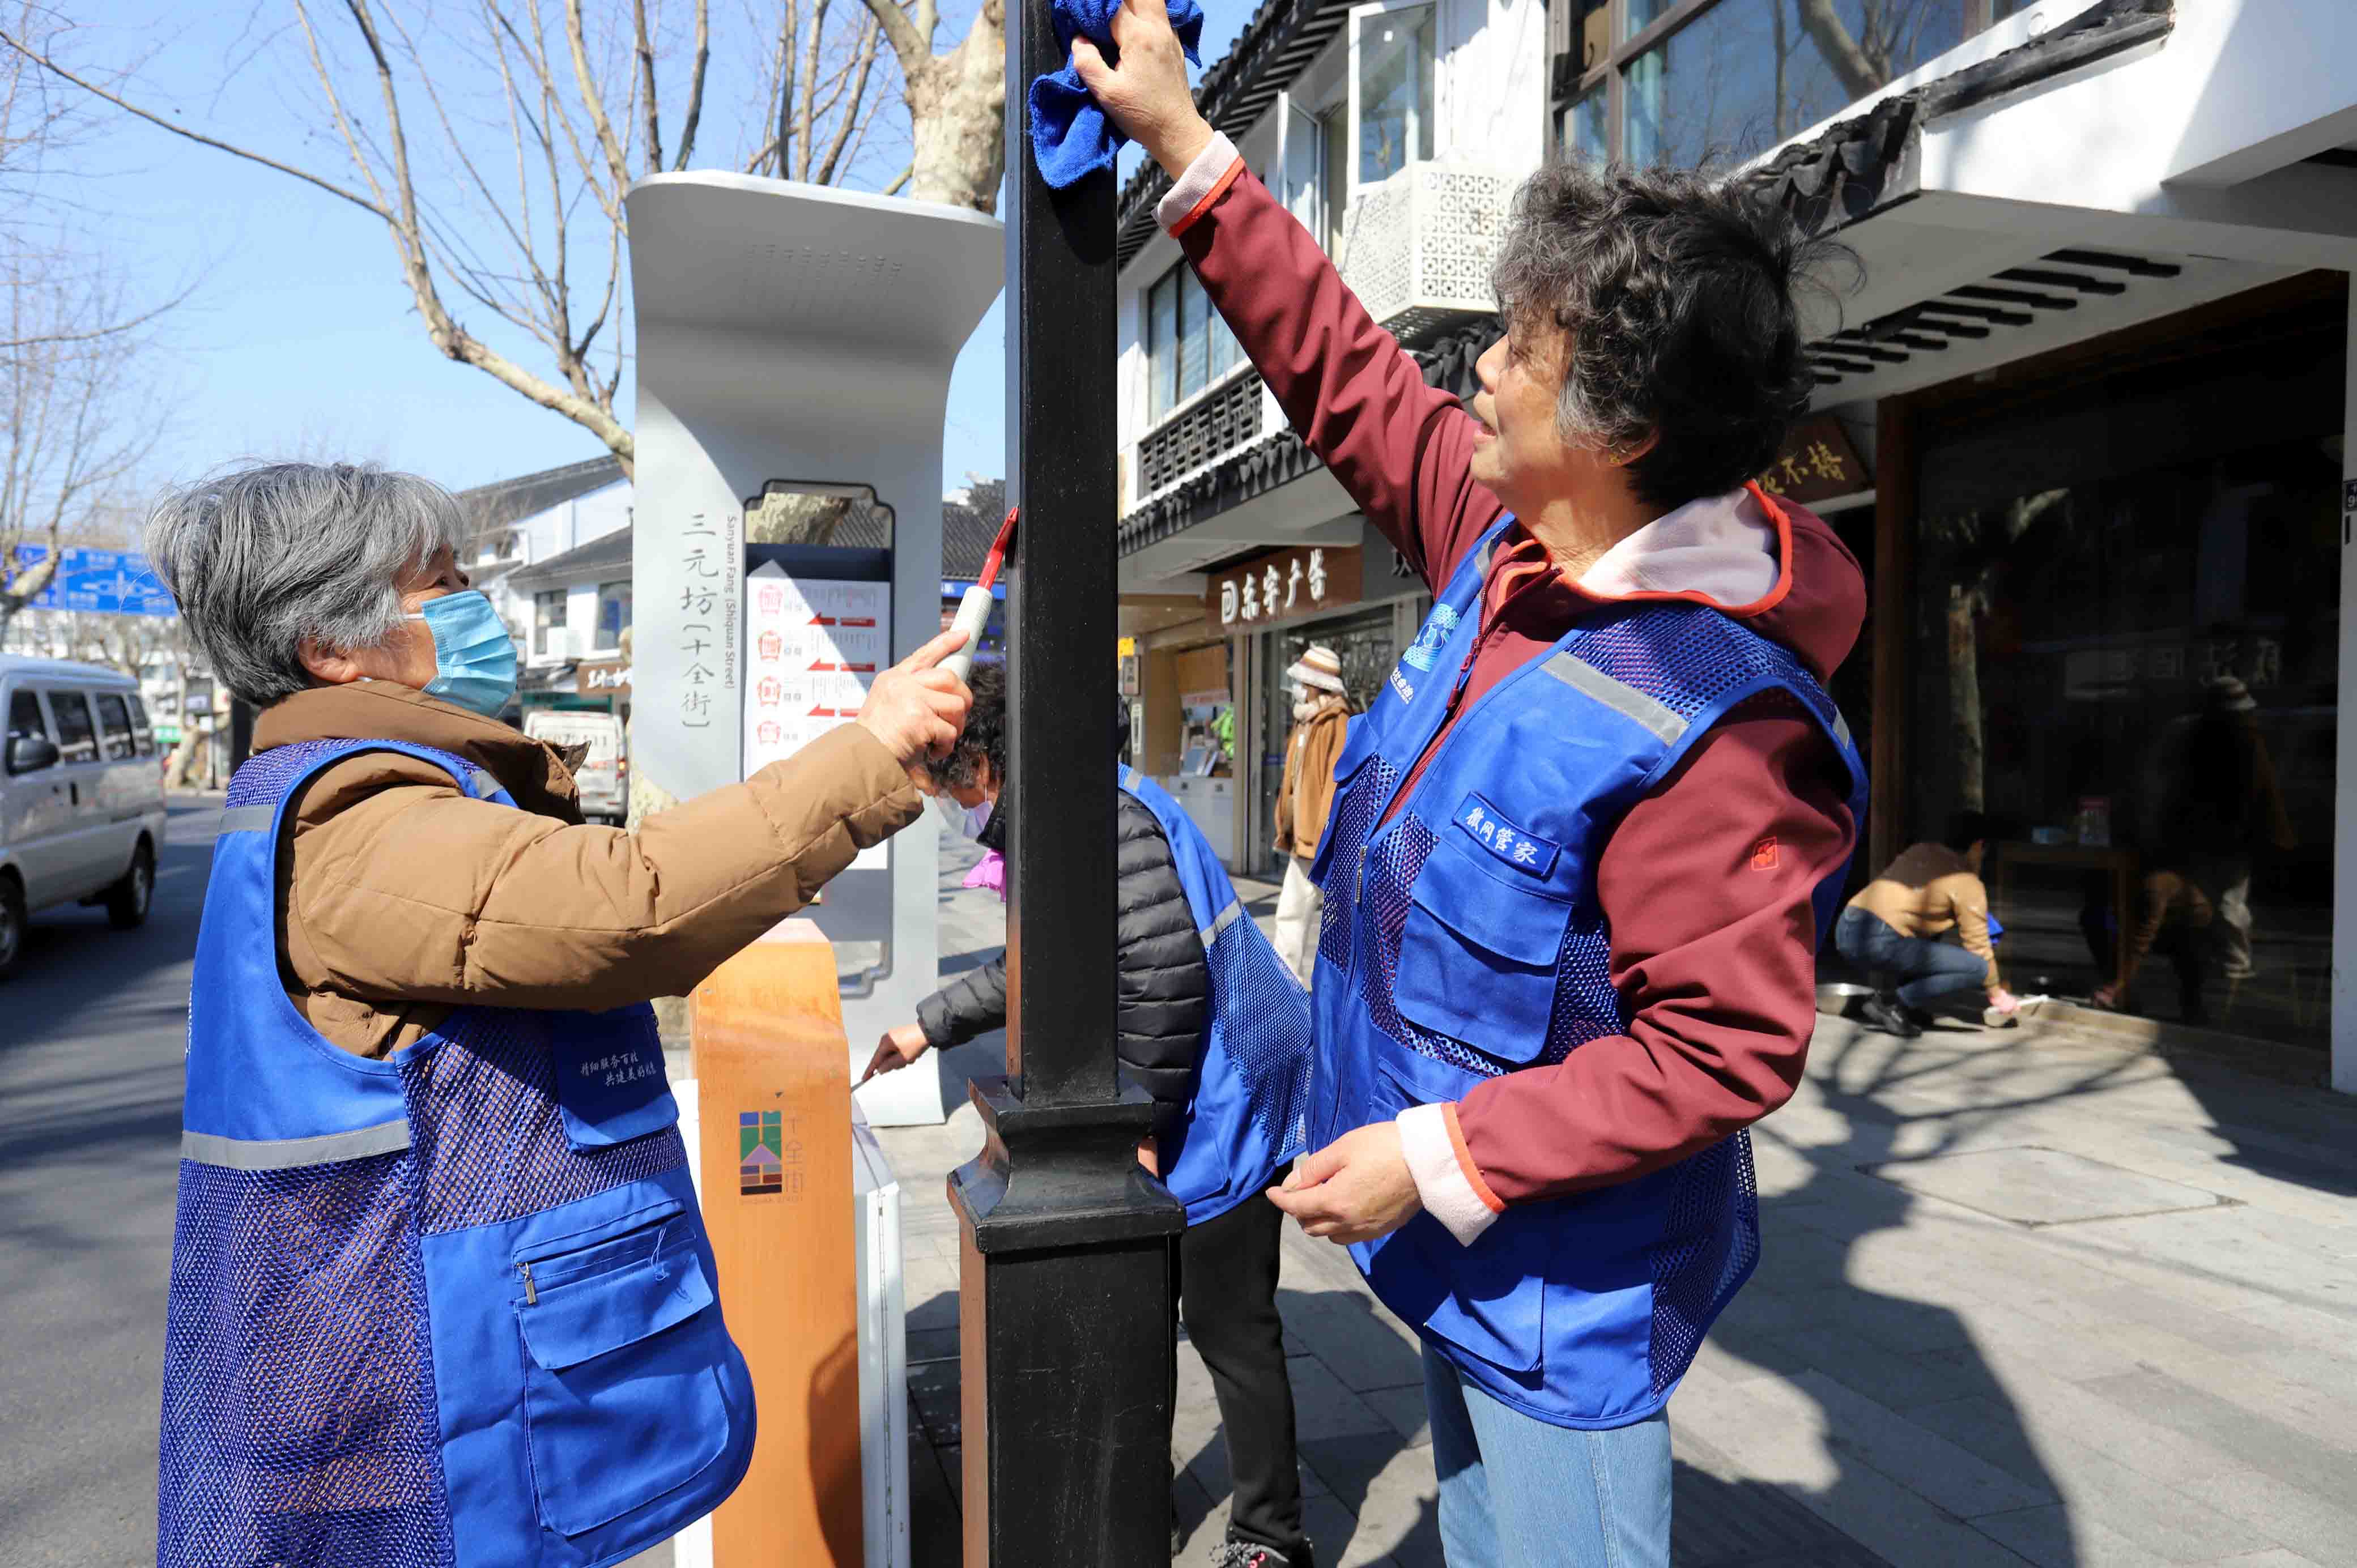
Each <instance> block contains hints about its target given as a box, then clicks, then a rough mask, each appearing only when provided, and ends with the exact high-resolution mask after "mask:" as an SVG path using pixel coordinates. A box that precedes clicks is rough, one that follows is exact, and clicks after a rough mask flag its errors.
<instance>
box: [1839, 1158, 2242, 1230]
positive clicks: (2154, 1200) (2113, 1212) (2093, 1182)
mask: <svg viewBox="0 0 2357 1568" xmlns="http://www.w3.org/2000/svg"><path fill="white" fill-rule="evenodd" d="M1872 1174H1873V1175H1875V1176H1879V1177H1881V1178H1882V1179H1883V1180H1884V1181H1887V1182H1889V1183H1890V1184H1891V1185H1892V1186H1894V1187H1904V1188H1905V1189H1906V1190H1907V1191H1909V1192H1912V1193H1919V1194H1921V1195H1922V1196H1923V1197H1936V1198H1940V1199H1942V1200H1943V1201H1944V1202H1948V1203H1953V1204H1957V1205H1960V1206H1961V1207H1963V1208H1969V1209H1972V1210H1974V1211H1975V1213H1979V1214H1993V1215H1996V1217H1997V1218H1998V1219H2010V1220H2012V1221H2013V1222H2015V1223H2016V1224H2018V1225H2067V1224H2071V1223H2072V1222H2075V1221H2082V1220H2088V1219H2116V1218H2118V1217H2120V1216H2123V1215H2132V1214H2153V1213H2158V1212H2161V1211H2163V1210H2167V1209H2178V1208H2215V1207H2217V1206H2218V1204H2219V1202H2220V1201H2221V1200H2220V1199H2219V1197H2218V1195H2217V1194H2215V1193H2213V1192H2205V1191H2203V1190H2202V1189H2201V1188H2200V1187H2187V1186H2186V1185H2184V1184H2183V1183H2181V1182H2173V1181H2163V1180H2160V1179H2159V1178H2158V1177H2155V1176H2139V1175H2138V1174H2137V1173H2136V1172H2135V1171H2130V1170H2123V1169H2121V1168H2120V1167H2119V1166H2117V1165H2106V1164H2104V1162H2103V1161H2101V1160H2091V1159H2089V1158H2087V1157H2086V1156H2085V1155H2077V1154H2072V1152H2071V1151H2069V1150H2067V1149H2040V1148H2017V1149H1988V1150H1984V1151H1981V1152H1979V1153H1976V1154H1964V1155H1943V1156H1941V1157H1939V1158H1937V1159H1929V1160H1912V1161H1905V1162H1900V1163H1894V1164H1889V1165H1877V1166H1875V1167H1873V1171H1872Z"/></svg>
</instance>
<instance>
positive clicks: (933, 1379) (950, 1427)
mask: <svg viewBox="0 0 2357 1568" xmlns="http://www.w3.org/2000/svg"><path fill="white" fill-rule="evenodd" d="M958 1384H959V1379H958V1363H957V1362H955V1361H916V1362H911V1363H910V1364H909V1402H910V1403H911V1404H912V1405H914V1406H915V1408H916V1412H917V1420H918V1421H919V1422H920V1423H922V1424H923V1426H924V1429H925V1435H926V1436H927V1437H929V1438H931V1440H932V1441H933V1443H934V1444H936V1445H938V1446H942V1447H954V1446H955V1445H956V1444H957V1443H958V1441H959V1439H958V1423H959V1421H960V1419H961V1416H962V1413H963V1412H961V1410H960V1408H959V1405H958Z"/></svg>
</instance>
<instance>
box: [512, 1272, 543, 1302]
mask: <svg viewBox="0 0 2357 1568" xmlns="http://www.w3.org/2000/svg"><path fill="white" fill-rule="evenodd" d="M516 1273H520V1274H522V1276H523V1304H524V1305H526V1306H538V1305H540V1292H539V1291H537V1290H535V1289H533V1283H532V1265H531V1264H530V1263H518V1264H517V1265H516Z"/></svg>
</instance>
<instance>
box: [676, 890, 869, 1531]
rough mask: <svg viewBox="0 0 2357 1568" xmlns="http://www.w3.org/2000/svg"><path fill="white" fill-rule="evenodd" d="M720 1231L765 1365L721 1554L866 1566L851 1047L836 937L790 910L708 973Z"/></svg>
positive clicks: (711, 1161) (717, 1525) (749, 1349)
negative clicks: (754, 1431)
mask: <svg viewBox="0 0 2357 1568" xmlns="http://www.w3.org/2000/svg"><path fill="white" fill-rule="evenodd" d="M691 1049H692V1051H693V1054H694V1077H695V1079H696V1084H697V1088H696V1100H697V1104H698V1107H699V1121H700V1123H701V1128H702V1132H701V1136H700V1138H699V1143H700V1145H701V1146H700V1147H699V1149H698V1151H697V1155H696V1158H697V1161H698V1164H699V1165H700V1167H701V1176H702V1187H703V1197H704V1223H705V1230H707V1231H708V1232H710V1234H711V1237H712V1251H713V1254H714V1257H715V1258H716V1261H717V1262H718V1263H719V1266H720V1305H721V1311H722V1312H723V1313H724V1314H725V1315H726V1317H727V1320H728V1331H729V1333H730V1335H731V1336H732V1337H734V1338H735V1339H736V1341H737V1348H739V1349H741V1350H743V1351H744V1353H745V1359H746V1362H747V1364H748V1365H749V1366H750V1367H751V1369H752V1372H753V1389H754V1395H755V1398H756V1400H757V1402H758V1403H759V1419H760V1434H759V1438H758V1440H757V1441H756V1443H755V1445H754V1449H753V1465H752V1468H751V1469H750V1470H749V1471H748V1472H747V1474H746V1477H745V1481H744V1484H743V1485H742V1486H740V1487H737V1491H736V1494H735V1495H734V1496H733V1497H731V1498H729V1499H728V1500H727V1501H726V1502H725V1503H723V1504H721V1505H720V1508H719V1509H718V1510H717V1511H716V1512H715V1513H714V1514H713V1516H712V1561H713V1568H821V1565H825V1568H861V1564H862V1563H863V1562H864V1561H865V1549H864V1544H863V1541H862V1524H861V1487H860V1475H861V1472H860V1446H859V1434H860V1409H859V1339H858V1283H857V1277H856V1259H855V1251H856V1237H855V1235H854V1233H853V1226H854V1224H855V1223H856V1217H855V1206H854V1203H853V1198H852V1156H851V1075H850V1072H849V1069H848V1068H847V1066H846V1064H847V1062H848V1061H849V1058H850V1053H849V1049H848V1047H847V1045H846V1043H845V1038H844V1033H843V1006H842V1002H841V998H840V996H839V994H838V992H837V989H836V981H835V971H834V948H833V947H832V946H831V945H830V944H829V943H828V941H827V940H826V939H825V937H824V936H823V935H821V934H820V932H819V929H818V928H817V927H816V926H815V925H813V924H812V923H811V922H810V921H808V920H789V921H787V922H785V923H784V924H783V925H781V926H779V927H778V928H777V929H774V930H772V931H771V932H770V934H769V935H767V936H765V937H763V938H762V939H761V940H759V941H757V942H755V943H754V944H753V945H752V946H750V947H748V948H747V949H746V950H744V951H742V952H740V953H738V954H737V956H736V957H734V958H732V959H730V960H729V961H727V962H726V963H724V964H722V965H721V966H720V967H719V968H718V969H717V970H715V971H714V972H713V973H712V976H711V978H710V979H708V980H706V981H705V983H703V984H702V985H700V986H698V987H696V990H695V995H694V1015H693V1023H692V1026H691Z"/></svg>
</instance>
